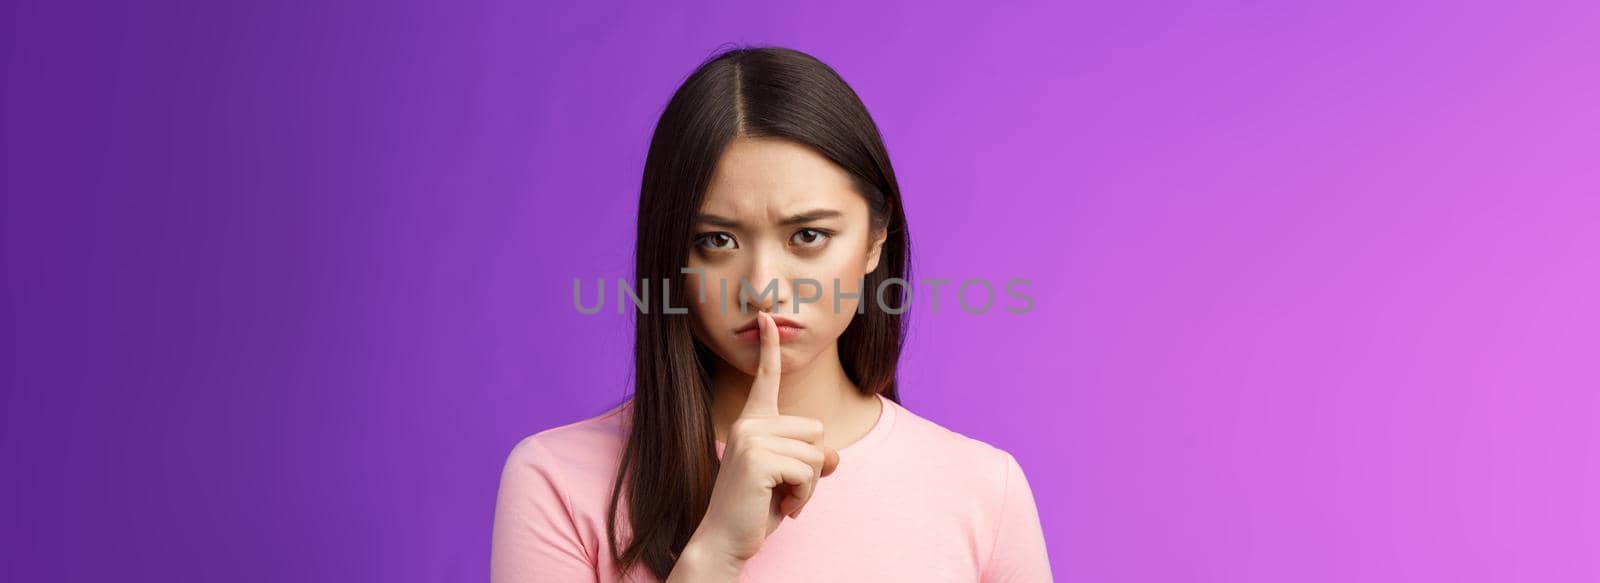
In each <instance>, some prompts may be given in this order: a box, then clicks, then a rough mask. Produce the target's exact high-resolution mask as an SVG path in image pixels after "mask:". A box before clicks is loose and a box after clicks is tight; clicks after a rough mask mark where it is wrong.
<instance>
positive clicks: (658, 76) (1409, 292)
mask: <svg viewBox="0 0 1600 583" xmlns="http://www.w3.org/2000/svg"><path fill="white" fill-rule="evenodd" d="M187 4H188V5H171V4H155V3H152V4H150V5H146V6H141V7H137V8H135V7H131V6H121V5H118V3H105V5H80V4H76V3H70V2H32V3H26V2H23V3H12V2H8V3H6V6H5V8H4V12H3V13H0V43H3V45H0V46H3V48H4V61H3V66H4V77H3V83H4V85H3V88H4V113H3V118H0V129H3V131H4V144H3V146H4V169H3V172H0V185H3V192H4V203H3V204H4V206H3V207H0V211H3V214H0V221H3V222H0V228H3V239H0V244H3V249H0V252H3V255H0V261H3V265H4V271H3V273H4V281H3V284H4V285H3V289H4V294H5V295H4V302H3V304H0V305H3V306H4V311H3V312H0V318H4V322H3V324H4V326H3V329H4V336H3V338H4V349H3V351H0V359H3V360H0V365H3V377H0V379H3V381H4V394H3V401H0V452H3V455H4V459H3V464H4V465H3V471H4V478H3V480H0V488H3V494H4V497H3V505H0V532H3V536H4V540H3V541H0V544H3V547H0V548H4V549H5V550H4V552H3V554H4V556H5V559H4V560H3V561H0V579H4V580H8V581H33V580H93V579H109V578H123V579H134V580H163V581H165V580H213V581H220V580H228V581H310V580H318V581H339V580H388V581H441V580H449V581H475V580H483V579H484V578H485V577H486V575H487V559H488V544H489V534H490V528H489V526H490V519H491V514H492V511H493V504H494V494H495V489H496V486H497V480H498V476H499V472H500V468H501V463H502V462H503V460H504V456H505V454H506V453H507V452H508V451H509V449H510V447H511V445H512V444H514V443H515V442H516V440H517V439H518V438H520V437H522V436H525V435H527V434H530V433H533V432H535V431H537V430H540V429H544V428H547V427H551V426H555V425H558V424H563V423H567V422H570V421H574V420H577V419H580V418H583V417H587V416H590V415H593V414H595V413H598V412H599V411H600V410H601V409H602V408H603V407H604V406H605V405H607V404H609V403H612V402H615V401H616V400H617V399H619V398H621V397H622V396H623V395H625V394H626V391H627V388H626V382H627V377H628V370H627V365H628V362H629V358H630V357H629V354H628V351H629V349H630V339H631V336H630V333H629V324H628V322H629V320H628V319H627V318H626V317H625V316H618V315H615V314H614V313H612V312H611V311H610V310H609V309H608V310H607V312H604V313H603V314H602V315H599V316H593V317H585V316H582V315H579V314H578V313H577V311H576V310H575V309H574V308H573V307H572V303H571V282H572V278H573V277H576V276H583V277H615V276H618V275H626V274H627V273H628V270H629V265H630V259H629V258H630V255H631V253H632V238H633V233H632V225H633V221H634V217H633V213H634V207H635V203H636V199H637V196H638V183H639V178H640V170H641V167H642V164H643V159H644V154H645V148H646V146H647V143H648V137H649V132H650V130H651V128H652V126H653V123H654V121H655V117H656V116H657V115H658V113H659V111H660V109H661V108H662V106H663V105H664V104H665V102H666V99H667V97H668V96H669V95H670V93H671V91H672V90H673V88H674V87H676V85H677V83H678V82H679V81H680V80H681V79H682V78H683V77H684V76H685V75H687V74H688V73H689V71H690V70H691V69H692V68H693V67H694V66H695V65H696V64H697V63H698V62H699V61H700V60H701V59H703V58H704V57H705V56H706V55H708V54H709V53H710V52H711V51H713V50H714V49H716V48H717V47H718V45H719V44H721V43H723V42H741V43H775V44H783V45H789V46H793V47H796V48H799V49H801V50H805V51H807V52H810V53H812V54H814V55H816V56H818V57H819V58H821V59H823V60H824V61H826V62H828V63H830V64H831V65H833V66H834V67H835V68H836V69H837V70H838V71H839V72H840V73H841V74H843V75H844V77H845V78H846V79H847V80H848V81H849V82H850V83H852V84H853V86H854V87H855V88H856V89H857V91H858V92H859V93H860V94H861V96H862V97H863V99H864V100H865V101H866V103H867V105H868V107H869V108H870V109H871V111H872V112H873V115H874V116H875V117H876V119H877V121H878V123H879V124H880V126H881V128H882V130H883V133H884V135H885V138H886V140H887V143H888V146H889V150H890V152H891V154H892V156H893V158H894V163H895V166H896V169H897V170H898V172H899V175H900V177H901V181H902V182H901V186H902V188H903V189H904V192H905V200H906V204H907V208H908V212H909V219H910V225H911V228H912V233H913V238H914V242H915V244H916V250H915V252H916V254H915V261H916V268H917V269H918V273H919V275H920V276H921V277H924V278H926V277H946V278H952V279H960V278H967V277H986V278H991V279H995V280H1004V279H1006V278H1011V277H1027V278H1030V279H1032V280H1033V282H1034V285H1033V287H1032V292H1033V295H1034V297H1035V299H1036V301H1037V303H1036V306H1035V310H1034V311H1033V312H1032V313H1031V314H1028V315H1025V316H1017V315H1013V314H1008V313H1005V312H1003V311H996V312H993V313H989V314H985V315H982V316H973V315H968V314H965V313H963V312H960V311H959V310H954V309H951V308H952V305H951V304H949V303H946V304H945V305H944V306H941V313H939V314H932V313H930V311H929V310H928V308H929V305H928V304H926V303H924V304H922V305H921V306H920V307H919V308H917V310H916V311H915V312H914V316H913V324H914V329H913V330H912V334H911V338H910V344H909V346H908V352H907V354H906V356H905V359H904V362H903V368H902V373H901V376H902V379H903V383H904V388H903V391H904V395H905V402H906V404H907V406H908V407H910V408H911V409H912V410H914V411H916V412H918V413H920V414H922V415H924V416H926V417H928V418H930V419H933V420H935V421H937V422H939V423H941V424H944V425H945V426H947V427H950V428H952V429H954V430H957V431H960V432H963V433H965V434H967V435H970V436H972V437H975V438H978V439H982V440H985V441H988V442H990V443H992V444H995V445H997V446H999V447H1002V448H1005V449H1007V450H1009V451H1011V452H1013V453H1014V454H1015V455H1016V456H1017V457H1018V459H1019V460H1020V461H1021V463H1022V464H1023V467H1024V468H1025V469H1026V470H1027V471H1028V473H1029V477H1030V480H1031V482H1032V486H1033V488H1034V491H1035V494H1036V496H1037V497H1038V506H1039V510H1040V513H1041V514H1042V517H1043V521H1044V528H1045V533H1046V537H1047V539H1048V542H1049V545H1050V552H1051V557H1052V560H1053V564H1054V567H1055V570H1056V573H1057V576H1058V578H1059V579H1061V580H1065V581H1148V582H1157V581H1161V582H1167V581H1216V582H1263V583H1265V582H1279V581H1541V582H1547V581H1548V582H1556V581H1562V582H1564V581H1596V580H1600V554H1597V552H1596V551H1597V549H1600V453H1597V452H1600V427H1597V425H1600V357H1597V354H1600V304H1597V302H1596V300H1595V298H1596V297H1600V252H1597V250H1600V170H1597V164H1596V159H1597V153H1600V41H1597V40H1596V38H1597V37H1600V34H1597V33H1596V31H1597V30H1600V12H1597V10H1600V9H1597V8H1596V5H1595V4H1594V3H1592V2H1570V3H1561V4H1554V3H1527V2H1515V3H1513V2H1504V3H1500V4H1498V5H1496V4H1489V3H1460V2H1437V3H1395V2H1362V3H1345V4H1343V5H1340V6H1308V5H1287V4H1290V3H1282V2H1265V1H1248V0H1246V1H1239V0H1236V1H1231V2H1217V3H1188V2H1185V3H1173V2H1169V3H1147V2H1132V3H1129V2H1119V3H1114V4H1115V7H1108V6H1090V5H1086V4H1084V5H1064V6H1056V7H1045V6H1042V5H1002V4H999V3H996V4H994V5H993V6H992V7H988V8H984V9H982V10H961V11H957V10H947V9H929V8H928V7H926V6H924V4H923V3H903V5H898V6H896V5H891V4H885V5H881V6H875V7H870V8H868V7H862V6H858V5H857V4H855V3H837V4H835V5H831V6H830V5H824V4H817V3H794V4H793V5H782V6H767V7H750V6H746V5H744V4H736V3H713V2H703V3H697V4H696V5H694V6H689V7H685V8H675V9H666V8H661V7H657V6H655V5H654V4H653V3H639V4H638V5H633V4H628V5H623V4H610V5H599V4H592V5H585V6H583V7H575V6H555V5H552V6H530V5H528V4H527V3H523V2H501V3H491V2H482V3H445V2H441V3H436V4H426V3H422V2H409V1H408V2H401V3H389V4H379V3H373V4H372V5H368V6H356V5H347V6H315V5H313V6H289V5H287V4H284V5H280V3H270V2H262V3H257V5H247V4H242V3H227V4H223V3H207V2H192V3H187ZM942 300H943V301H945V302H948V301H949V300H948V296H946V297H944V298H942ZM608 307H609V306H608Z"/></svg>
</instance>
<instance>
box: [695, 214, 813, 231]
mask: <svg viewBox="0 0 1600 583" xmlns="http://www.w3.org/2000/svg"><path fill="white" fill-rule="evenodd" d="M841 216H844V213H841V212H839V211H836V210H833V209H812V210H808V211H805V212H803V213H800V214H796V215H790V216H789V217H786V218H784V219H783V220H781V221H778V224H780V225H798V224H802V223H809V222H812V221H820V220H822V219H832V218H836V217H841ZM694 222H696V223H704V224H707V225H713V226H717V227H727V228H730V229H737V228H739V227H740V226H742V225H740V223H739V221H735V220H733V219H730V218H727V217H722V216H717V215H713V214H710V213H699V214H696V215H695V216H694Z"/></svg>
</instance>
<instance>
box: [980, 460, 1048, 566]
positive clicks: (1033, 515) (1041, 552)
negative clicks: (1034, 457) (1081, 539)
mask: <svg viewBox="0 0 1600 583" xmlns="http://www.w3.org/2000/svg"><path fill="white" fill-rule="evenodd" d="M1005 458H1006V478H1005V496H1004V498H1003V500H1002V502H1001V504H1000V515H999V517H998V519H997V520H998V524H997V526H996V528H995V540H994V547H993V548H994V550H993V551H992V552H991V553H990V555H989V562H988V564H986V565H984V569H983V579H982V580H983V582H984V583H1010V582H1028V583H1035V582H1039V581H1052V580H1053V579H1052V576H1051V573H1050V554H1049V553H1048V552H1047V551H1046V549H1045V544H1044V530H1043V528H1041V527H1040V525H1039V510H1038V508H1037V507H1035V506H1034V502H1033V490H1032V488H1030V487H1029V486H1028V478H1027V476H1026V475H1025V474H1023V472H1022V466H1020V465H1018V464H1017V460H1016V458H1015V457H1012V455H1011V454H1010V453H1006V454H1005Z"/></svg>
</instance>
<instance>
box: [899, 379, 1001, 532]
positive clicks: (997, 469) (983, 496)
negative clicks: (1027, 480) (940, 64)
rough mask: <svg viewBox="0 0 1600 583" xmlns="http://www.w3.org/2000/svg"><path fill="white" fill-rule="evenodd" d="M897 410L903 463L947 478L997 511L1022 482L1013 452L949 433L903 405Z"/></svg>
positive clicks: (959, 434)
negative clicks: (914, 463) (917, 465)
mask: <svg viewBox="0 0 1600 583" xmlns="http://www.w3.org/2000/svg"><path fill="white" fill-rule="evenodd" d="M893 406H894V407H895V408H896V410H895V427H894V432H895V434H896V435H895V439H894V441H895V442H896V444H895V446H894V447H895V448H896V449H897V450H898V451H897V454H898V456H899V457H900V458H901V459H908V460H920V461H918V462H917V463H919V464H920V465H924V466H926V467H927V468H928V469H930V470H932V471H934V472H937V473H939V474H940V475H942V476H944V479H946V480H951V481H952V482H953V483H954V485H956V486H958V487H959V489H960V490H962V491H963V493H964V494H965V495H969V496H976V497H977V498H979V499H980V500H982V501H983V502H984V504H982V506H985V507H989V508H993V507H995V506H997V505H998V504H999V503H1000V502H1001V501H1002V500H1003V499H1004V498H1005V496H1006V493H1007V490H1008V489H1010V488H1013V487H1014V482H1015V481H1016V480H1018V479H1020V475H1021V471H1022V469H1021V466H1020V465H1019V464H1018V463H1017V460H1016V458H1015V457H1013V456H1012V455H1011V453H1010V452H1008V451H1006V450H1004V449H1001V448H1000V447H997V446H995V445H993V444H990V443H989V442H986V441H983V440H981V439H978V438H975V437H971V436H968V435H966V434H964V433H961V432H958V431H955V430H952V429H949V428H947V427H945V426H943V425H940V424H939V423H937V422H935V421H933V420H930V419H928V418H926V417H923V416H921V415H919V414H917V413H913V412H912V411H911V410H910V409H907V408H905V407H903V406H901V405H899V404H894V405H893Z"/></svg>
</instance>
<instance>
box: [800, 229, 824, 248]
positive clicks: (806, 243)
mask: <svg viewBox="0 0 1600 583" xmlns="http://www.w3.org/2000/svg"><path fill="white" fill-rule="evenodd" d="M830 236H832V235H830V234H829V233H825V232H822V231H819V230H816V229H800V230H799V231H796V232H795V234H794V237H791V238H790V240H792V241H794V243H795V244H796V245H799V246H801V247H816V246H818V245H821V244H823V243H825V242H827V241H828V237H830Z"/></svg>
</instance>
